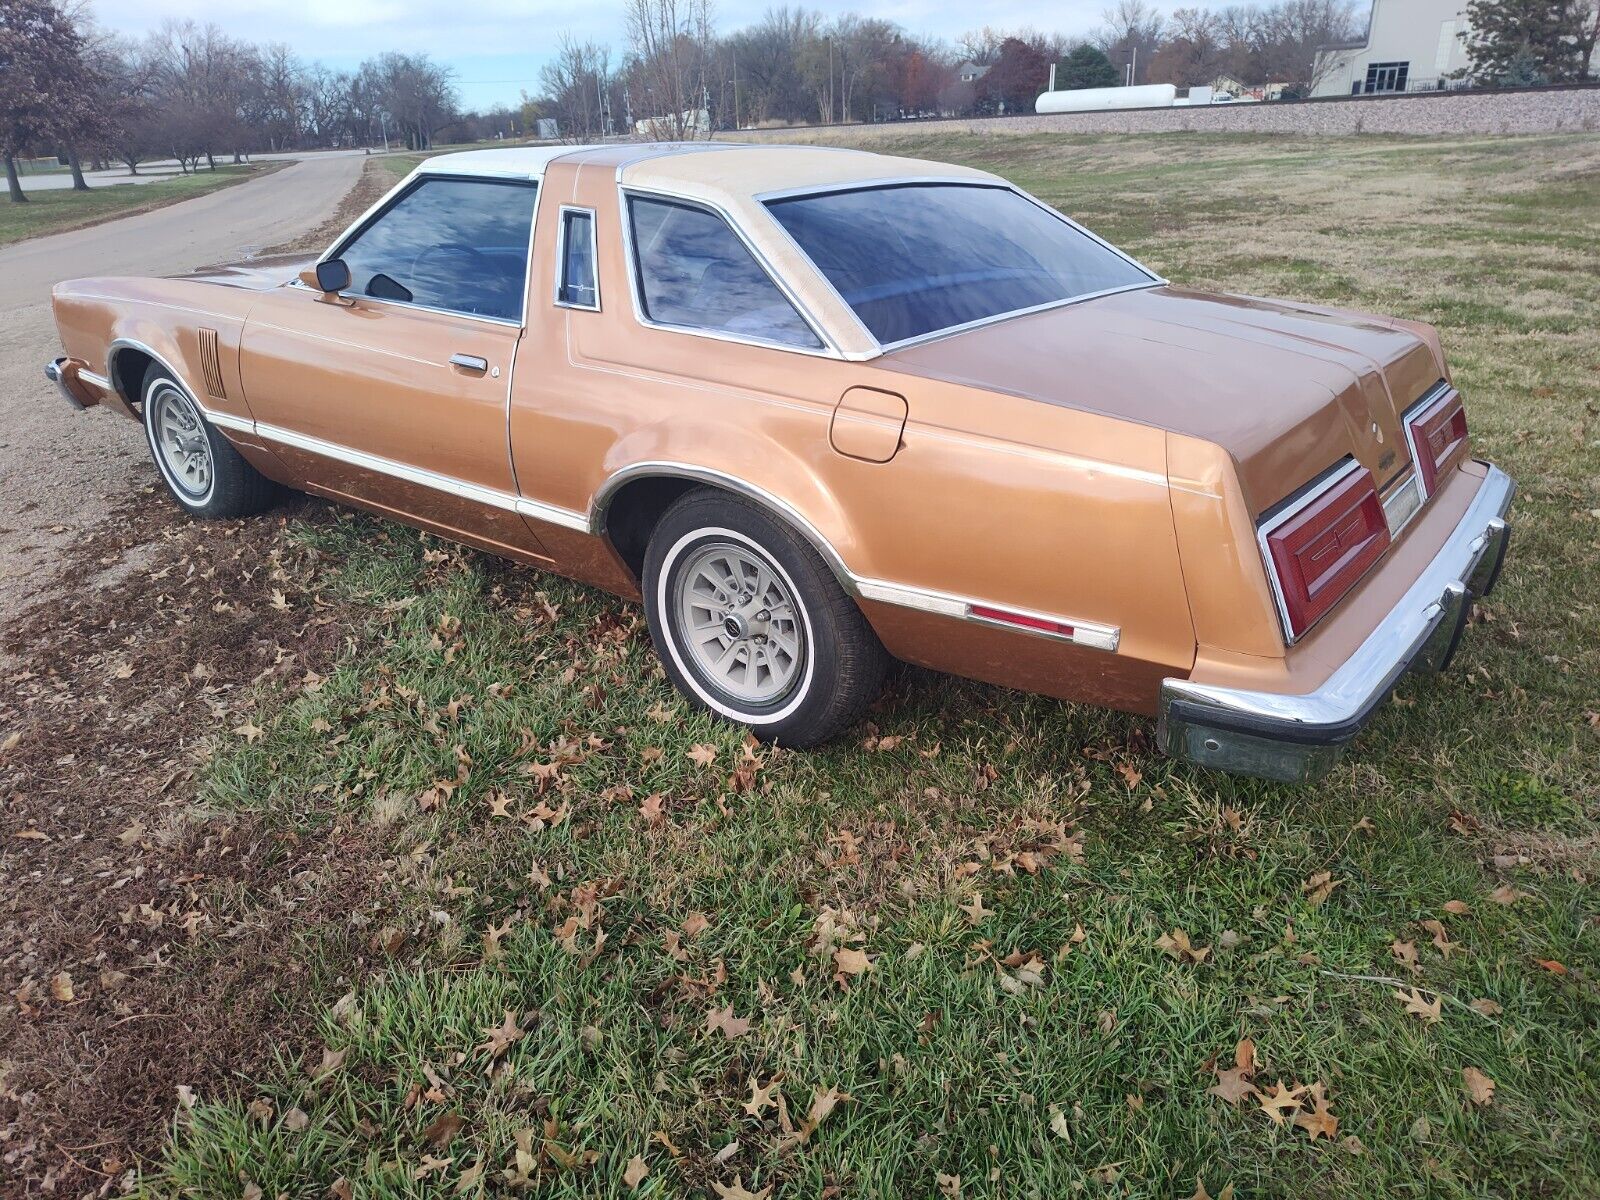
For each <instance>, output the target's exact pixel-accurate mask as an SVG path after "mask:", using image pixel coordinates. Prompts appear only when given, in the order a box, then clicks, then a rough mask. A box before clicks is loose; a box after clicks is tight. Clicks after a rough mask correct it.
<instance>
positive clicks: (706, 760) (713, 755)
mask: <svg viewBox="0 0 1600 1200" xmlns="http://www.w3.org/2000/svg"><path fill="white" fill-rule="evenodd" d="M684 753H685V754H686V755H687V756H688V757H689V758H691V759H693V760H694V761H695V762H697V763H699V764H700V765H701V766H702V767H709V766H710V765H711V764H712V763H714V762H716V761H717V748H716V747H715V746H712V745H710V744H709V743H705V742H696V743H695V744H694V745H693V746H690V747H689V749H688V750H686V751H685V752H684Z"/></svg>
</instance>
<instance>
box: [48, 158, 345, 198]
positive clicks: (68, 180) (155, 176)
mask: <svg viewBox="0 0 1600 1200" xmlns="http://www.w3.org/2000/svg"><path fill="white" fill-rule="evenodd" d="M366 155H367V151H366V150H297V151H292V152H289V153H284V154H252V155H251V156H250V161H252V162H276V161H278V160H280V159H287V160H300V159H310V158H348V157H352V156H353V157H356V158H363V157H366ZM232 161H233V159H232V157H231V156H230V157H226V158H219V159H218V160H217V162H218V163H219V164H221V165H223V166H227V165H228V164H229V163H231V162H232ZM181 173H182V169H181V168H180V167H179V166H178V160H177V159H175V158H163V159H155V160H153V161H151V162H142V163H140V164H139V173H138V174H137V175H130V174H128V168H127V167H112V168H111V169H110V170H107V171H85V172H84V173H83V178H84V181H85V182H87V183H88V185H89V186H90V187H91V188H96V187H105V186H109V185H117V184H124V183H129V184H140V183H157V182H159V181H161V180H163V179H171V178H172V177H173V176H174V175H179V174H181ZM71 186H72V173H71V172H70V171H55V172H50V173H48V174H43V175H24V176H22V190H23V191H25V192H48V191H60V190H62V189H65V188H70V187H71Z"/></svg>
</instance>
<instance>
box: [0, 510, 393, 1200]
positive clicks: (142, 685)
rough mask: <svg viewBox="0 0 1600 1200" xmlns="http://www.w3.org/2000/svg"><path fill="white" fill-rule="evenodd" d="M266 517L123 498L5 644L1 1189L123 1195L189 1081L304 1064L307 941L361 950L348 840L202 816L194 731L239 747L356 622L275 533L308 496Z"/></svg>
mask: <svg viewBox="0 0 1600 1200" xmlns="http://www.w3.org/2000/svg"><path fill="white" fill-rule="evenodd" d="M135 510H136V512H135ZM135 515H136V516H137V520H134V519H132V518H133V517H134V516H135ZM276 515H277V517H278V519H271V518H268V519H263V520H256V521H252V522H228V523H218V524H199V523H194V522H191V521H189V520H188V519H187V518H185V517H184V516H182V515H181V514H179V513H178V512H177V511H176V510H175V509H174V508H173V507H172V506H170V505H169V504H167V503H165V502H164V500H160V499H155V498H152V497H148V496H143V497H137V498H135V500H133V501H130V502H129V504H128V506H127V508H126V510H125V511H124V512H121V513H116V514H113V515H112V517H111V519H110V520H108V521H106V522H105V523H104V524H103V525H102V526H101V527H100V528H99V529H97V530H96V531H95V532H94V533H93V534H92V535H91V536H90V537H89V538H88V539H87V540H86V541H85V543H84V544H83V547H82V553H80V554H79V555H78V556H77V557H76V558H75V560H74V561H73V562H72V563H71V564H70V565H69V567H68V568H67V571H66V577H65V578H64V580H63V583H64V586H63V588H62V590H61V593H60V597H59V598H58V599H56V600H54V601H52V602H51V603H50V604H48V605H41V606H38V607H36V608H34V609H33V610H32V611H31V612H30V613H28V614H26V615H25V616H24V617H23V618H22V619H21V620H19V621H18V622H16V623H15V624H14V625H13V626H12V627H11V628H10V629H8V630H7V631H6V634H5V642H4V650H5V652H6V654H7V655H8V656H9V657H10V658H11V660H12V661H13V662H20V663H21V664H23V665H22V666H20V667H15V668H13V669H11V670H10V672H9V674H8V675H7V677H6V678H5V687H4V689H3V690H0V877H3V878H4V879H5V880H6V881H7V882H6V887H5V888H4V889H3V891H0V982H3V987H0V1048H3V1049H0V1180H3V1181H4V1182H0V1194H3V1195H8V1196H9V1195H31V1194H48V1193H51V1192H54V1193H56V1194H70V1195H78V1194H82V1193H83V1192H85V1191H86V1190H89V1189H91V1188H97V1187H99V1186H101V1185H104V1184H108V1183H114V1182H116V1181H118V1180H120V1179H121V1178H122V1177H123V1175H124V1174H125V1173H126V1172H127V1171H128V1170H129V1168H130V1167H132V1166H133V1165H134V1164H136V1163H137V1162H139V1161H140V1160H141V1159H143V1158H146V1157H147V1156H149V1155H151V1154H153V1153H155V1152H156V1151H157V1150H158V1148H159V1146H160V1144H161V1141H162V1138H163V1136H164V1132H165V1126H166V1123H167V1120H168V1119H169V1118H170V1116H171V1114H172V1111H173V1109H174V1107H175V1105H176V1104H177V1103H178V1096H179V1092H178V1089H179V1088H180V1087H188V1088H193V1089H195V1090H196V1091H197V1092H200V1093H201V1094H202V1095H204V1094H208V1093H209V1094H215V1091H216V1089H217V1088H218V1087H219V1086H220V1085H221V1084H222V1081H225V1080H229V1079H232V1078H235V1077H237V1076H240V1075H244V1076H249V1075H250V1074H251V1073H252V1072H253V1071H254V1070H256V1069H257V1068H258V1067H260V1066H262V1065H264V1064H265V1063H266V1062H268V1061H269V1060H270V1058H271V1057H272V1055H273V1054H274V1053H275V1052H287V1053H290V1054H296V1053H298V1052H299V1051H300V1050H301V1049H302V1048H303V1046H302V1044H303V1043H304V1042H305V1039H306V1029H307V1024H306V1022H305V1021H304V1020H303V1019H302V1016H301V1014H300V1013H299V1012H297V1011H296V1009H295V1005H296V1004H297V1003H299V1002H303V1001H304V1000H305V999H306V998H307V996H308V995H311V996H316V995H319V994H320V989H319V988H318V987H317V986H315V985H313V984H312V983H311V982H310V981H309V980H308V979H307V978H306V977H305V976H306V968H305V966H304V965H303V964H301V963H299V962H297V961H296V959H295V953H294V947H295V941H294V939H295V934H296V931H297V929H299V928H303V927H305V926H308V925H315V926H319V927H321V929H323V930H324V931H327V930H337V929H339V928H344V929H347V930H349V931H350V939H351V940H350V944H349V950H350V962H351V964H354V963H355V961H356V960H357V959H358V958H359V956H360V955H361V954H362V952H363V947H362V946H361V945H360V944H359V935H358V933H357V931H356V927H355V925H354V924H353V923H352V922H350V920H349V917H350V914H351V913H352V912H353V911H355V910H357V909H359V908H360V907H361V906H362V905H363V904H364V903H365V902H367V900H368V897H367V896H366V891H365V889H366V886H367V885H366V883H365V882H364V881H365V880H366V879H367V878H369V877H370V876H369V873H368V871H367V869H366V865H367V856H366V855H365V854H364V853H363V849H364V844H365V837H366V834H365V833H364V832H363V831H360V830H348V829H340V828H337V827H335V828H333V829H331V830H330V831H329V832H328V834H327V836H326V837H325V838H322V839H318V840H309V839H306V838H304V837H296V836H294V835H281V834H279V833H278V832H276V831H273V830H270V829H266V828H263V827H261V826H260V825H259V824H258V823H257V822H255V821H253V820H251V819H249V818H246V817H241V816H239V815H238V814H232V813H221V812H215V811H208V810H207V809H206V808H204V807H203V806H201V805H200V804H199V803H197V801H196V787H195V775H196V771H197V769H198V768H199V767H200V766H201V765H202V764H203V762H204V760H205V758H206V755H207V746H208V744H209V742H210V740H211V739H212V738H216V737H236V736H242V735H240V734H238V733H236V732H234V731H235V730H236V729H237V728H238V727H240V726H245V727H246V729H247V731H248V724H249V712H250V708H251V706H252V703H253V701H254V699H255V698H256V697H257V696H258V695H259V694H260V689H263V688H265V689H273V688H284V689H293V688H296V687H298V686H299V685H300V681H301V680H302V679H303V678H304V676H305V673H306V672H307V671H317V670H319V669H325V668H327V666H328V664H329V663H330V662H331V660H332V659H333V658H334V656H335V655H336V653H337V651H338V649H339V646H340V644H341V640H342V638H343V636H344V632H345V630H346V629H348V628H349V627H350V625H351V624H353V623H355V622H356V621H358V620H359V614H357V613H354V612H347V611H345V610H344V609H342V608H341V607H339V606H337V605H332V604H328V603H326V602H323V601H321V600H314V599H313V596H312V593H311V592H310V590H309V581H310V580H312V579H314V578H315V577H316V575H317V573H318V566H319V564H318V561H317V556H316V554H315V552H314V551H308V550H304V549H301V548H298V547H296V546H294V545H292V544H291V543H290V541H289V539H287V538H286V537H284V535H283V528H284V520H285V519H286V518H287V517H288V516H293V517H296V518H298V519H301V520H309V521H313V522H315V521H319V520H323V519H325V517H324V510H323V509H322V508H321V506H320V505H318V504H316V503H315V502H312V501H309V500H303V499H302V500H297V501H295V502H293V503H292V504H291V505H290V506H289V507H288V509H287V510H285V511H283V512H280V513H279V514H276ZM91 581H93V583H92V585H91ZM337 944H338V939H337V936H336V937H335V940H334V945H335V946H336V945H337ZM319 945H321V946H323V948H324V949H327V948H328V943H327V942H326V941H319ZM333 957H334V959H335V960H338V959H339V958H342V957H343V956H341V955H338V954H335V955H334V956H333ZM318 969H319V974H318V979H319V981H320V980H326V981H328V982H329V983H330V984H331V983H332V982H333V981H335V980H337V979H338V972H337V968H336V967H330V964H329V963H328V961H327V960H326V959H324V960H323V961H322V962H319V964H318ZM351 969H352V970H355V969H357V968H355V967H354V966H353V965H352V967H351ZM290 997H293V999H290Z"/></svg>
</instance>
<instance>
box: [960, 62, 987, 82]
mask: <svg viewBox="0 0 1600 1200" xmlns="http://www.w3.org/2000/svg"><path fill="white" fill-rule="evenodd" d="M988 73H989V68H988V67H986V66H984V65H983V64H982V63H975V62H964V63H962V64H961V65H960V66H959V67H957V68H956V78H957V79H959V80H960V81H961V82H962V83H977V82H978V80H980V79H982V78H983V77H984V76H985V75H987V74H988Z"/></svg>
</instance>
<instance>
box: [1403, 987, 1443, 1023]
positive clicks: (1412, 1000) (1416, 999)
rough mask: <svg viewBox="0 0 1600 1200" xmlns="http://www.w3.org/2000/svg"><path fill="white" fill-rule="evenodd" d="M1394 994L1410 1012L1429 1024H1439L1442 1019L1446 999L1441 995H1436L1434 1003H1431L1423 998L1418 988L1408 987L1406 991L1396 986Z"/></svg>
mask: <svg viewBox="0 0 1600 1200" xmlns="http://www.w3.org/2000/svg"><path fill="white" fill-rule="evenodd" d="M1393 995H1394V998H1395V999H1396V1000H1398V1001H1400V1003H1402V1004H1404V1005H1405V1006H1406V1011H1407V1012H1408V1013H1411V1014H1412V1015H1413V1016H1416V1017H1419V1018H1420V1019H1421V1020H1423V1021H1424V1022H1426V1023H1427V1024H1429V1025H1437V1024H1438V1023H1439V1022H1440V1020H1442V1013H1441V1010H1442V1009H1443V1007H1444V1000H1443V998H1442V997H1441V996H1438V995H1435V996H1434V998H1433V1003H1432V1004H1429V1003H1428V1002H1427V1001H1426V1000H1424V999H1423V998H1422V993H1421V992H1419V991H1418V990H1417V989H1416V988H1408V989H1406V990H1405V991H1402V990H1400V989H1399V988H1396V989H1395V990H1394V993H1393Z"/></svg>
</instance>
